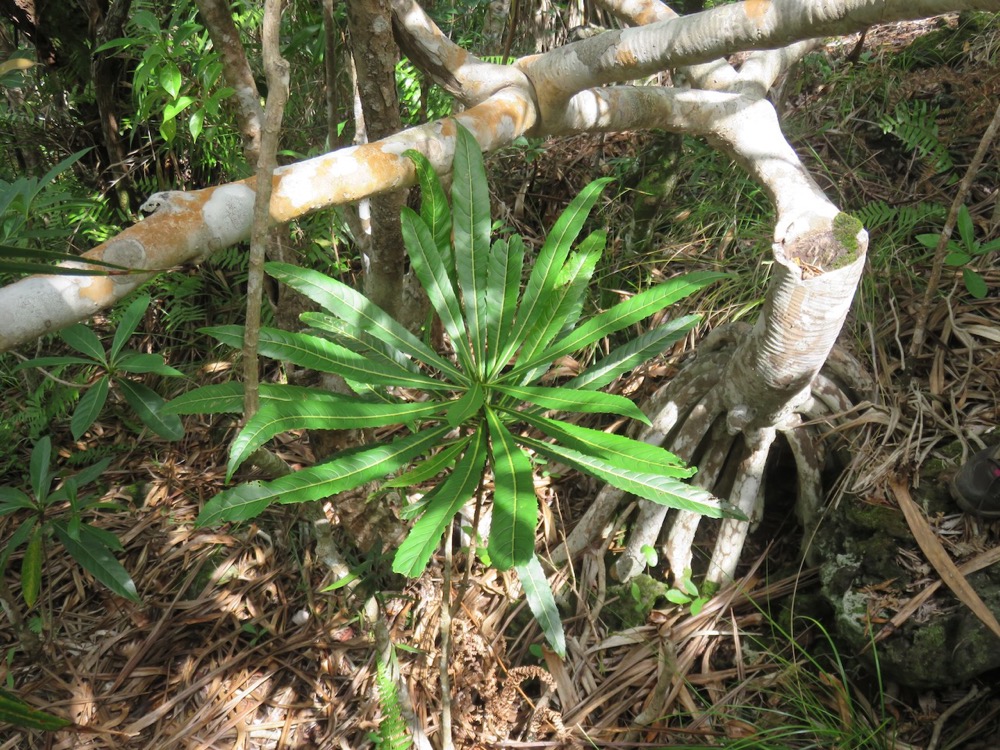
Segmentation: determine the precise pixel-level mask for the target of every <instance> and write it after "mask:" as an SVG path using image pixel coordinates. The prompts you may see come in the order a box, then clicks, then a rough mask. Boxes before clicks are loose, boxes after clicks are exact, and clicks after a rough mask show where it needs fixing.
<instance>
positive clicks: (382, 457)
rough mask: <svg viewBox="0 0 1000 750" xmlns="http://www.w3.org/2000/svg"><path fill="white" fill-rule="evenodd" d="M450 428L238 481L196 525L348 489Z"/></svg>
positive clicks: (394, 467) (390, 468)
mask: <svg viewBox="0 0 1000 750" xmlns="http://www.w3.org/2000/svg"><path fill="white" fill-rule="evenodd" d="M450 429H451V428H450V427H448V426H447V425H444V426H441V427H436V428H432V429H429V430H423V431H421V432H418V433H416V434H415V435H407V436H406V437H403V438H399V439H398V440H394V441H393V442H391V443H389V444H388V445H377V446H374V447H372V448H367V449H363V450H360V451H356V452H353V453H350V454H348V455H346V456H339V457H336V458H333V459H332V460H330V461H327V462H326V463H323V464H319V465H318V466H311V467H309V468H308V469H302V470H301V471H297V472H295V473H294V474H289V475H287V476H284V477H279V478H278V479H275V480H272V481H270V482H265V483H261V482H250V483H248V484H241V485H239V486H238V487H233V488H232V489H230V490H226V491H225V492H220V493H219V494H218V495H216V496H215V497H213V498H212V499H211V500H209V501H208V502H207V503H206V504H205V507H204V508H202V511H201V513H199V514H198V519H197V522H196V523H197V525H198V526H209V525H212V524H216V523H221V522H224V521H246V520H247V519H250V518H254V517H255V516H257V515H259V514H260V513H262V512H263V511H264V510H265V509H266V508H267V506H268V505H270V504H271V503H273V502H281V503H305V502H309V501H311V500H319V499H321V498H324V497H329V496H330V495H335V494H336V493H338V492H346V491H347V490H352V489H354V488H355V487H358V486H360V485H362V484H364V483H365V482H371V481H374V480H375V479H379V478H381V477H384V476H387V475H388V474H392V473H393V472H395V471H398V470H399V469H400V468H402V467H403V466H405V465H406V464H407V463H408V462H409V461H410V460H411V459H413V458H414V457H416V456H418V455H419V454H421V453H424V452H426V451H428V450H430V449H431V448H433V447H435V446H436V445H437V444H438V443H440V442H441V440H442V438H443V437H444V436H445V434H446V433H447V432H448V431H449V430H450Z"/></svg>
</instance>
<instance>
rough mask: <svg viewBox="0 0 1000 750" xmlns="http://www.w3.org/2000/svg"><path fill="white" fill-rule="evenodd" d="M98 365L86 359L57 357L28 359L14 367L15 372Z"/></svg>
mask: <svg viewBox="0 0 1000 750" xmlns="http://www.w3.org/2000/svg"><path fill="white" fill-rule="evenodd" d="M95 364H97V363H96V362H94V360H92V359H85V358H83V357H73V356H56V357H35V358H34V359H26V360H24V361H23V362H18V363H17V364H16V365H15V366H14V371H15V372H17V371H18V370H24V369H26V368H29V367H59V366H60V365H95Z"/></svg>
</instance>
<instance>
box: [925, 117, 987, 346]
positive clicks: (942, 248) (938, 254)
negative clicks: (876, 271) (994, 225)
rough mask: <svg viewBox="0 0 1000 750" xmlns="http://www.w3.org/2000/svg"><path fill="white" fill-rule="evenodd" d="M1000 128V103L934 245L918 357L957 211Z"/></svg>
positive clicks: (959, 184)
mask: <svg viewBox="0 0 1000 750" xmlns="http://www.w3.org/2000/svg"><path fill="white" fill-rule="evenodd" d="M998 128H1000V105H998V106H997V111H996V112H994V113H993V121H992V122H991V123H990V124H989V127H988V128H986V132H985V133H983V138H982V140H980V141H979V148H977V149H976V153H975V155H974V156H973V157H972V162H971V163H970V164H969V168H968V169H966V170H965V176H964V177H962V181H961V182H960V183H958V190H957V191H956V192H955V200H953V201H952V202H951V208H950V209H949V210H948V217H947V218H946V219H945V222H944V227H942V228H941V236H940V237H938V243H937V247H936V248H934V265H933V266H931V275H930V278H929V279H928V280H927V289H926V291H925V292H924V298H923V299H922V300H921V301H920V308H919V309H918V310H917V317H916V322H915V323H914V324H913V340H912V341H911V342H910V356H911V357H915V356H917V354H919V353H920V348H921V347H922V346H923V345H924V337H925V336H926V335H927V317H928V316H929V315H930V309H931V300H932V299H933V298H934V295H935V294H937V290H938V285H939V284H940V283H941V272H942V270H943V269H944V259H945V258H946V257H947V254H948V253H947V248H948V241H949V240H950V239H951V233H952V232H953V231H954V230H955V224H956V223H957V221H958V211H959V209H960V208H961V207H962V205H963V204H964V203H965V199H966V197H968V195H969V190H970V189H972V180H973V179H975V176H976V174H977V173H978V172H979V167H980V166H982V163H983V159H985V158H986V153H987V152H988V151H989V148H990V144H992V143H993V139H994V138H995V137H996V134H997V129H998Z"/></svg>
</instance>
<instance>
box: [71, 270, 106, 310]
mask: <svg viewBox="0 0 1000 750" xmlns="http://www.w3.org/2000/svg"><path fill="white" fill-rule="evenodd" d="M114 286H115V285H114V282H113V281H112V280H111V278H110V277H109V276H91V277H89V278H88V279H81V280H80V283H79V285H78V287H77V288H78V289H79V290H80V296H81V297H82V298H83V299H87V300H90V301H91V302H93V303H94V304H95V305H99V306H101V307H104V306H105V305H107V304H109V303H110V302H111V301H113V299H114V297H113V296H112V292H113V290H114Z"/></svg>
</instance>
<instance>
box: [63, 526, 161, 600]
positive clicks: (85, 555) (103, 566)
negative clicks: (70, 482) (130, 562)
mask: <svg viewBox="0 0 1000 750" xmlns="http://www.w3.org/2000/svg"><path fill="white" fill-rule="evenodd" d="M52 529H53V530H54V531H55V533H56V536H58V537H59V541H60V542H62V545H63V546H64V547H65V548H66V551H67V552H69V554H70V557H72V558H73V559H74V560H76V561H77V562H78V563H79V564H80V567H81V568H83V569H84V570H86V571H87V572H88V573H90V574H91V575H92V576H94V578H96V579H97V580H98V581H100V582H101V583H103V584H104V585H105V586H107V587H108V588H109V589H111V590H112V591H113V592H115V593H116V594H118V596H121V597H124V598H126V599H128V600H130V601H133V602H136V603H139V602H141V601H142V600H141V599H140V598H139V594H138V592H137V591H136V590H135V583H134V582H133V581H132V577H131V576H130V575H129V574H128V571H127V570H125V568H124V567H123V566H122V564H121V563H120V562H118V561H117V560H116V559H115V557H114V555H112V554H111V552H110V551H109V550H108V549H107V547H105V546H104V544H103V543H102V541H101V538H100V537H99V536H98V535H96V534H94V533H93V531H94V530H93V529H92V528H90V527H89V526H88V525H87V524H85V523H84V524H80V529H79V532H80V533H79V539H74V538H73V537H72V535H71V534H70V533H69V529H68V528H67V526H66V524H65V523H64V522H62V521H56V522H54V523H53V524H52Z"/></svg>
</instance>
